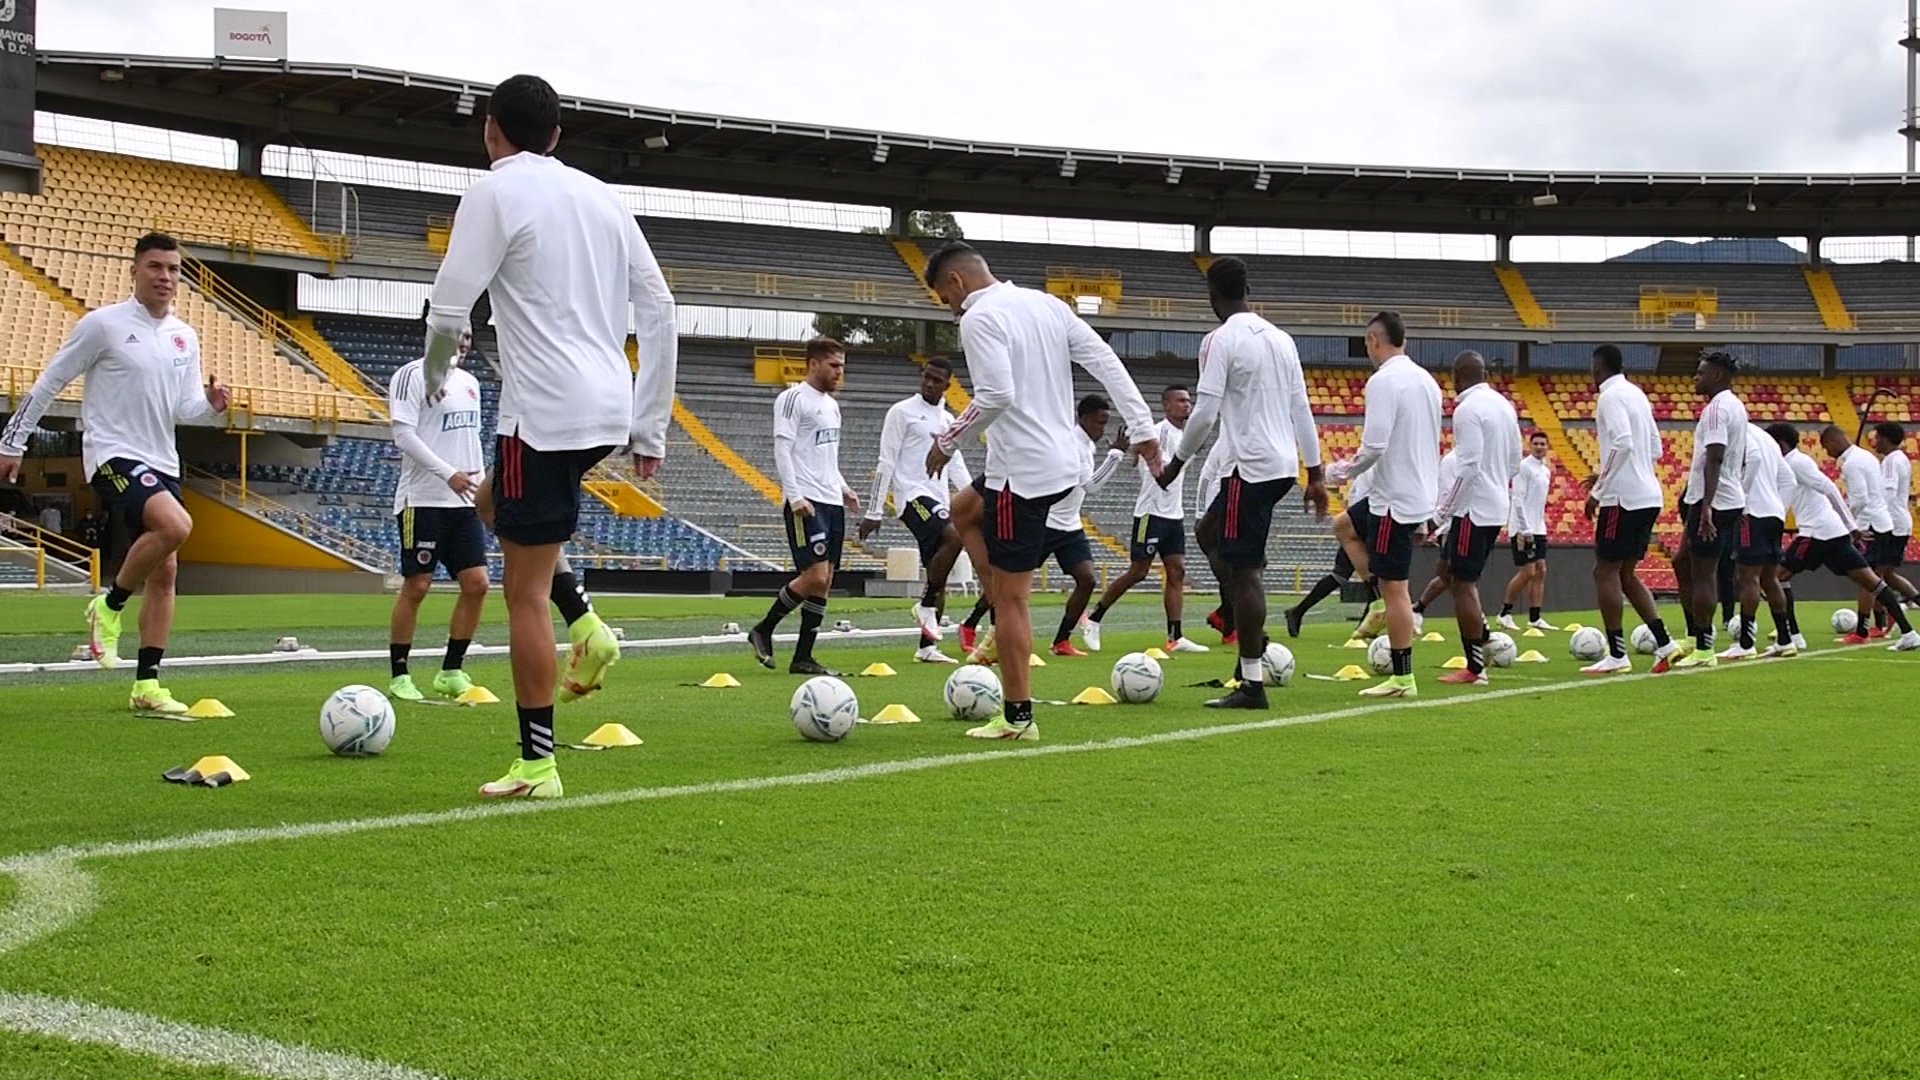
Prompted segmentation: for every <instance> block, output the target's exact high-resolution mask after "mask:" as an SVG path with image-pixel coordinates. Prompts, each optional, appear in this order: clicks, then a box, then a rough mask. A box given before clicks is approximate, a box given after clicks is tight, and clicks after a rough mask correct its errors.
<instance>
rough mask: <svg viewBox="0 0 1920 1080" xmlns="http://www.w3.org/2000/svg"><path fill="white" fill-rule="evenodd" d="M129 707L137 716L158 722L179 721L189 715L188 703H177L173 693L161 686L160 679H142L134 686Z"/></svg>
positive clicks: (128, 701)
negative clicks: (150, 718)
mask: <svg viewBox="0 0 1920 1080" xmlns="http://www.w3.org/2000/svg"><path fill="white" fill-rule="evenodd" d="M127 707H128V708H130V709H132V710H133V715H135V716H147V717H152V718H154V719H156V720H178V719H180V718H181V717H183V716H185V715H187V703H186V702H184V701H175V700H174V699H173V692H172V691H170V690H167V689H166V688H164V687H162V686H161V685H160V680H159V679H140V680H138V681H137V682H135V683H134V684H133V694H132V695H131V696H129V697H128V699H127Z"/></svg>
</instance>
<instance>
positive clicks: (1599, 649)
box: [1567, 626, 1607, 661]
mask: <svg viewBox="0 0 1920 1080" xmlns="http://www.w3.org/2000/svg"><path fill="white" fill-rule="evenodd" d="M1567 649H1568V651H1570V652H1572V653H1573V658H1574V659H1575V660H1587V661H1593V660H1598V659H1600V658H1601V657H1603V656H1605V655H1607V635H1606V633H1605V632H1604V631H1602V630H1601V629H1600V628H1599V627H1597V626H1583V627H1581V628H1580V629H1578V630H1575V631H1574V632H1573V637H1571V638H1569V639H1568V640H1567Z"/></svg>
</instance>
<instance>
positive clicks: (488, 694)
mask: <svg viewBox="0 0 1920 1080" xmlns="http://www.w3.org/2000/svg"><path fill="white" fill-rule="evenodd" d="M453 700H455V701H457V702H459V703H460V704H462V705H498V704H500V697H499V695H497V694H495V693H494V692H493V691H491V690H489V689H487V688H486V687H484V686H469V687H467V688H466V689H465V690H463V691H461V692H460V696H458V697H456V698H454V699H453Z"/></svg>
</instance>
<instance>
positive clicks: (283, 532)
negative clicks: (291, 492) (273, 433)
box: [180, 466, 394, 574]
mask: <svg viewBox="0 0 1920 1080" xmlns="http://www.w3.org/2000/svg"><path fill="white" fill-rule="evenodd" d="M183 479H184V480H185V481H186V482H185V484H184V487H183V491H182V495H183V496H184V500H183V501H184V502H185V504H186V508H187V512H188V513H191V514H192V515H193V518H194V530H193V535H191V536H189V537H188V538H187V542H186V544H185V545H184V546H183V547H181V549H180V558H181V559H182V560H183V561H185V562H192V563H215V564H220V565H232V566H265V567H273V568H276V569H283V570H338V571H356V570H357V571H364V572H366V573H373V574H379V573H385V572H386V569H387V567H388V566H389V565H391V563H392V562H393V558H394V556H393V554H392V552H393V549H392V548H386V549H383V548H381V547H379V546H378V545H375V544H372V543H369V542H367V541H366V540H364V539H362V538H361V537H358V536H355V535H353V534H352V533H349V532H347V531H345V530H343V529H339V528H335V527H334V526H332V525H330V524H328V523H327V522H325V521H323V520H321V519H320V518H319V517H318V516H316V515H313V514H309V513H306V512H304V511H302V510H299V509H296V508H295V507H293V506H289V505H287V504H286V503H283V502H280V501H279V500H277V499H274V498H271V497H269V496H267V495H265V494H262V493H261V492H259V491H256V490H253V489H252V487H251V485H243V484H241V483H238V482H237V481H234V480H229V479H226V478H224V477H220V476H217V475H215V474H213V473H212V472H209V471H207V470H205V469H201V468H198V467H196V466H187V468H186V476H185V477H184V478H183Z"/></svg>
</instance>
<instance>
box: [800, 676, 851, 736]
mask: <svg viewBox="0 0 1920 1080" xmlns="http://www.w3.org/2000/svg"><path fill="white" fill-rule="evenodd" d="M787 712H788V714H789V715H791V716H792V717H793V727H794V730H796V731H798V732H799V733H800V734H802V735H804V736H806V737H807V738H809V739H812V740H813V741H814V742H839V741H840V740H841V739H844V738H846V737H847V732H849V731H852V730H853V725H854V724H856V723H858V722H859V720H860V699H859V698H857V697H854V696H853V687H851V686H848V685H847V684H846V683H843V682H841V681H840V680H839V679H836V678H834V677H833V676H831V675H815V676H814V677H813V678H811V679H808V680H807V681H806V682H803V683H801V684H800V688H799V689H797V690H795V691H794V692H793V700H792V701H790V702H788V703H787Z"/></svg>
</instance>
